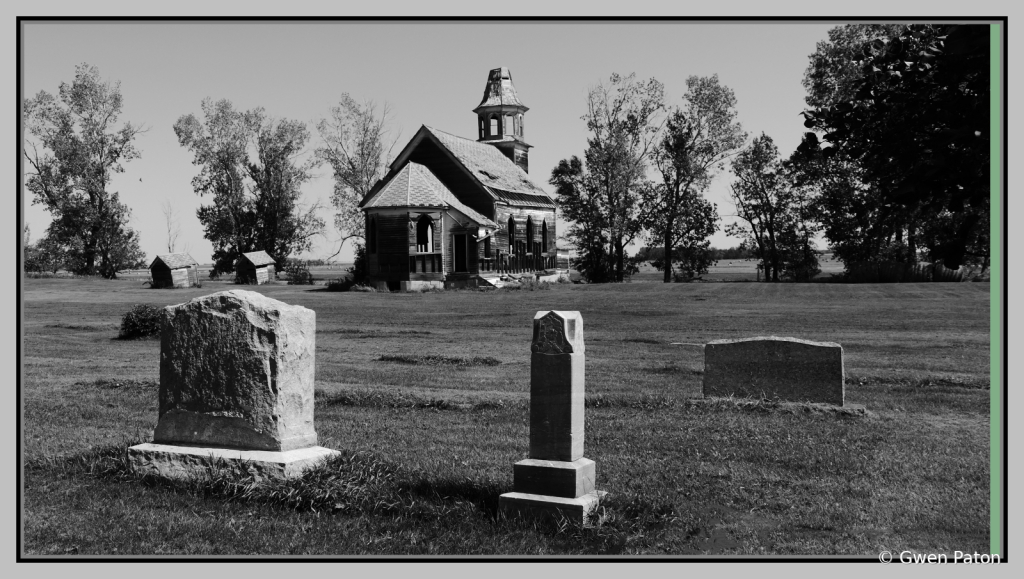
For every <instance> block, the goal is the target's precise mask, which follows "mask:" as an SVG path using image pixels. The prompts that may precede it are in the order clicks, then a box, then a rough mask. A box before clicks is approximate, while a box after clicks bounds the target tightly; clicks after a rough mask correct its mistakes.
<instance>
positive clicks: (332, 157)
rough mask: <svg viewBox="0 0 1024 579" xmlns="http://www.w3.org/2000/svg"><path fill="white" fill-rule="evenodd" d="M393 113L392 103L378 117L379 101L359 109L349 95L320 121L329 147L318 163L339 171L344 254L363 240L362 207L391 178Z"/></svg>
mask: <svg viewBox="0 0 1024 579" xmlns="http://www.w3.org/2000/svg"><path fill="white" fill-rule="evenodd" d="M390 124H391V109H390V107H389V106H388V104H387V103H384V105H383V106H382V107H381V111H380V116H378V115H377V104H376V103H374V102H373V101H367V102H365V103H362V104H360V103H358V102H356V100H355V99H353V98H352V97H351V96H349V95H348V93H344V94H342V95H341V100H340V101H339V103H338V106H336V107H332V108H331V118H330V119H320V121H319V122H318V123H317V125H316V128H317V132H319V133H320V138H321V139H322V141H323V144H322V145H321V146H320V147H318V148H317V149H316V156H317V158H318V159H319V160H320V161H322V162H324V163H327V164H329V165H330V166H331V169H332V170H333V171H334V192H333V193H332V195H331V204H332V205H333V206H334V209H335V214H334V226H335V227H336V228H337V229H338V232H339V233H340V234H341V242H340V243H339V245H338V251H336V252H334V254H333V255H331V256H330V257H328V258H327V259H330V258H331V257H334V256H335V255H338V254H339V253H341V248H342V247H343V246H344V245H345V242H346V241H347V240H349V239H356V238H358V239H363V238H364V232H363V228H364V227H365V219H364V216H363V212H362V211H361V210H360V209H359V203H360V202H361V201H362V200H363V198H364V197H366V195H367V193H369V192H370V189H372V188H373V186H374V185H375V184H376V183H377V181H379V180H380V179H381V178H382V177H384V175H385V173H387V168H388V165H390V164H391V160H392V157H391V151H392V150H393V149H394V146H395V143H396V142H397V139H398V137H397V136H396V137H395V138H394V139H389V133H390V128H389V126H390Z"/></svg>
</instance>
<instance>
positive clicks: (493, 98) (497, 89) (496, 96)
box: [473, 66, 529, 113]
mask: <svg viewBox="0 0 1024 579" xmlns="http://www.w3.org/2000/svg"><path fill="white" fill-rule="evenodd" d="M495 106H506V107H509V106H515V107H521V108H522V109H523V110H524V111H527V110H529V109H528V108H527V107H526V105H524V104H523V102H522V101H520V100H519V95H518V94H516V87H515V85H513V84H512V73H510V72H509V71H508V69H507V68H505V67H504V66H503V67H501V68H495V69H492V70H491V72H490V73H488V75H487V85H486V86H484V98H483V100H481V101H480V104H479V105H477V107H476V108H475V109H473V112H474V113H475V112H478V110H479V109H481V108H483V107H495Z"/></svg>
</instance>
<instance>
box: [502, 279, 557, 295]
mask: <svg viewBox="0 0 1024 579" xmlns="http://www.w3.org/2000/svg"><path fill="white" fill-rule="evenodd" d="M551 285H552V284H551V283H549V282H546V281H537V278H535V277H528V276H524V277H523V278H522V279H520V280H519V282H518V283H511V284H509V285H507V286H505V287H503V288H502V289H505V290H509V291H518V290H523V291H528V292H532V291H537V290H549V289H551Z"/></svg>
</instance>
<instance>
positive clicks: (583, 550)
mask: <svg viewBox="0 0 1024 579" xmlns="http://www.w3.org/2000/svg"><path fill="white" fill-rule="evenodd" d="M139 442H140V440H134V439H133V440H125V441H124V442H123V443H121V444H116V445H109V446H103V447H96V448H93V449H90V450H88V451H86V452H81V453H77V454H73V455H67V456H58V457H44V458H30V459H28V460H26V461H25V469H26V471H27V472H32V473H34V474H36V475H42V476H44V477H46V478H50V477H52V478H54V479H61V480H66V481H81V480H82V478H83V477H89V478H93V479H96V480H102V481H105V482H106V483H109V484H129V485H143V486H146V487H150V488H154V489H159V490H163V491H166V492H172V493H176V494H180V495H185V496H188V497H192V498H193V499H194V500H197V501H203V500H205V501H215V502H218V503H223V504H227V503H233V504H254V505H255V504H262V505H267V506H272V507H276V508H281V509H285V510H288V511H294V512H299V513H311V514H312V515H313V516H316V517H320V516H324V515H327V516H331V515H335V514H337V515H345V516H354V517H359V518H363V519H379V520H381V522H382V523H385V521H390V522H386V523H385V524H387V525H391V526H394V525H398V526H397V527H394V528H395V529H415V530H416V532H420V533H425V534H427V535H446V534H450V533H449V531H450V530H451V529H453V528H462V529H476V530H475V531H473V532H479V533H483V534H485V535H491V536H493V537H494V538H495V540H497V543H496V544H502V541H503V539H502V538H503V537H504V538H512V537H515V538H516V539H517V540H521V539H522V537H523V536H524V533H525V534H527V535H530V534H533V533H536V534H538V535H539V537H538V538H540V539H542V540H543V542H545V543H548V545H550V546H551V547H552V548H553V549H554V551H553V552H556V553H577V554H617V553H621V552H623V550H624V549H625V548H626V547H627V546H631V547H634V548H635V549H643V548H644V547H645V546H648V545H650V544H652V543H651V542H652V541H657V540H659V537H660V536H661V535H662V534H663V533H664V532H665V531H666V530H667V529H668V527H670V526H671V525H673V524H674V523H675V522H676V520H677V518H678V517H677V515H676V512H675V507H674V506H673V504H672V502H671V501H670V500H659V499H658V498H654V499H650V498H642V497H637V496H633V497H628V498H627V497H623V498H621V499H616V498H612V499H605V500H603V501H602V504H601V505H599V507H598V511H597V512H595V513H594V514H593V515H592V517H591V519H592V520H591V522H590V523H589V524H588V525H586V526H583V525H581V524H579V523H578V522H573V521H570V520H568V519H565V518H564V517H556V518H552V517H540V518H532V517H506V516H505V515H504V514H503V513H501V512H500V510H499V507H498V505H499V497H500V496H501V494H502V493H504V492H507V491H509V490H511V489H509V488H507V486H506V485H507V483H499V482H497V481H494V480H489V479H487V480H474V479H470V478H463V479H455V478H442V479H434V480H431V479H427V478H424V477H423V476H422V475H421V473H420V472H418V471H404V470H402V469H401V468H400V467H398V466H397V465H395V464H392V463H390V462H388V461H386V460H383V459H382V458H381V457H379V456H377V455H375V454H373V453H366V452H350V451H344V450H343V451H339V455H337V456H336V457H334V458H332V459H329V460H327V461H325V462H323V463H322V464H320V465H318V466H317V467H314V468H312V469H310V470H308V471H306V472H305V473H304V474H303V475H302V476H301V477H299V478H295V479H291V480H284V481H278V480H266V479H259V478H256V477H254V476H253V475H251V474H250V473H248V472H245V471H244V470H243V469H238V468H229V467H228V466H227V465H224V464H220V463H218V462H214V461H210V463H209V464H207V465H205V466H204V468H205V470H202V471H200V472H199V473H198V474H197V475H196V476H195V477H193V478H190V479H187V480H170V479H163V478H159V477H156V476H152V475H140V474H138V473H136V472H134V471H133V469H132V466H131V464H130V462H129V460H128V457H127V454H126V452H125V448H126V447H128V446H133V445H135V444H138V443H139ZM463 534H464V533H463ZM459 535H460V534H459V533H455V534H454V535H451V537H452V539H455V538H457V537H458V536H459ZM699 535H700V533H697V534H695V535H694V536H695V537H696V539H695V540H699V539H700V536H699ZM449 540H451V539H449ZM513 549H514V548H513ZM635 549H634V550H635ZM456 550H457V549H456Z"/></svg>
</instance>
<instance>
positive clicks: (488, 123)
mask: <svg viewBox="0 0 1024 579" xmlns="http://www.w3.org/2000/svg"><path fill="white" fill-rule="evenodd" d="M528 110H530V109H528V108H527V107H526V105H524V104H523V103H522V101H520V100H519V95H517V94H516V87H515V86H513V85H512V75H511V74H510V73H509V71H508V69H507V68H505V67H501V68H495V69H494V70H492V71H491V72H490V73H488V75H487V86H485V87H484V98H483V100H481V101H480V104H479V105H477V107H476V108H475V109H473V112H474V113H476V115H477V121H478V123H477V129H478V133H479V135H480V138H479V139H477V140H478V141H479V142H481V143H487V144H489V145H494V146H495V147H497V148H498V150H500V151H501V152H502V153H504V155H505V156H506V157H508V158H509V159H510V160H511V161H512V162H513V163H515V164H516V165H518V166H519V168H520V169H522V170H523V171H524V172H527V173H529V172H530V169H529V168H530V152H529V151H530V145H528V144H527V143H526V141H525V140H523V114H524V113H525V112H526V111H528Z"/></svg>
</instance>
